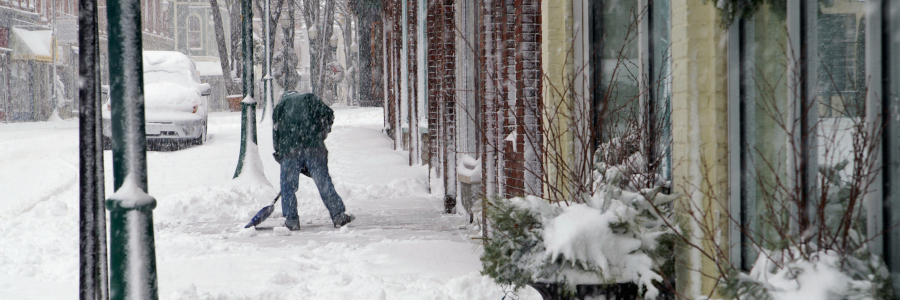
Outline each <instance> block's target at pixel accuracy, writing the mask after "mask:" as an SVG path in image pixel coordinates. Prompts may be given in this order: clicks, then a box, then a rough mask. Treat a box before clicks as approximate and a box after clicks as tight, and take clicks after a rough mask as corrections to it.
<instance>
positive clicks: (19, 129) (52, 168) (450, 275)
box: [0, 108, 540, 299]
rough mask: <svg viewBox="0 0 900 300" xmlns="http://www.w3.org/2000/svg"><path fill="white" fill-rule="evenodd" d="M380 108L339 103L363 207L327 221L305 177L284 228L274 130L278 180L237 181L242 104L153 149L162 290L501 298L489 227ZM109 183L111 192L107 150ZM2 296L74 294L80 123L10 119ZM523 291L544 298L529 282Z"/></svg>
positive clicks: (2, 154) (340, 141)
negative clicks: (202, 129) (485, 256)
mask: <svg viewBox="0 0 900 300" xmlns="http://www.w3.org/2000/svg"><path fill="white" fill-rule="evenodd" d="M381 114H382V109H380V108H336V111H335V125H334V129H333V131H332V133H331V134H330V136H329V138H328V140H326V144H327V146H328V148H329V151H330V154H329V167H330V169H331V174H332V177H333V178H334V182H335V187H336V189H337V191H338V193H339V194H340V195H341V196H342V197H343V199H344V202H345V204H346V206H347V208H348V212H350V213H353V214H355V215H356V217H357V219H356V221H355V222H353V223H351V224H350V225H349V226H347V227H344V228H342V229H335V228H332V227H331V224H330V220H329V219H328V217H327V211H326V209H325V207H324V205H323V204H322V202H321V200H320V198H319V196H318V192H317V190H316V188H315V185H314V183H313V182H312V180H310V179H306V178H304V179H301V181H300V188H299V191H298V193H297V194H298V207H299V213H300V217H301V226H302V227H303V228H302V230H301V231H295V232H291V231H286V230H282V229H284V228H280V227H277V226H279V225H280V224H281V222H283V218H281V217H280V215H281V213H280V211H281V205H280V202H279V204H278V205H276V206H275V207H276V211H275V213H274V214H273V216H272V217H271V218H270V220H267V221H266V222H265V223H263V224H262V225H264V226H276V228H274V230H264V231H257V230H253V229H243V228H242V227H243V225H245V224H246V223H247V222H248V221H249V220H250V218H251V217H252V216H253V215H254V214H255V213H256V212H257V211H258V210H259V209H260V208H262V207H263V206H265V205H268V204H270V203H271V201H272V199H274V197H275V195H276V194H277V193H278V190H277V189H276V187H277V186H278V178H279V176H278V174H279V168H278V164H277V163H276V162H275V160H274V159H273V158H272V156H271V153H272V145H271V129H268V128H266V129H263V128H261V129H260V130H259V151H260V155H261V158H262V164H263V167H264V169H265V176H266V177H267V178H268V180H269V182H271V183H272V186H266V185H261V186H246V185H240V184H235V183H234V181H232V180H231V177H232V175H233V174H234V169H235V167H236V163H237V157H238V150H239V147H238V143H239V140H240V114H239V113H213V114H211V115H210V119H209V123H210V125H209V134H210V140H209V142H208V143H207V144H206V145H203V146H199V147H191V148H187V149H181V150H178V151H151V152H149V153H148V155H147V161H148V172H149V174H148V182H149V188H148V189H149V191H148V192H149V194H150V195H151V196H153V197H155V198H156V199H157V201H158V207H157V208H156V209H155V210H154V212H153V217H154V228H155V230H156V255H157V271H158V277H159V295H160V298H161V299H500V298H502V297H503V296H504V291H503V289H502V288H501V287H499V286H497V285H496V284H494V283H493V282H492V281H491V280H490V279H489V278H487V277H485V276H482V275H480V274H479V271H480V270H481V264H480V262H479V260H478V257H479V256H480V254H481V244H480V242H479V241H478V240H475V239H473V237H477V236H478V234H479V232H478V230H477V229H475V228H474V227H472V226H470V225H468V224H467V223H466V220H465V218H464V217H463V216H460V215H445V214H441V213H440V212H441V210H442V205H443V204H442V201H441V199H440V197H438V196H436V195H433V194H429V193H428V187H429V181H428V175H427V174H428V173H427V169H426V167H423V166H412V167H410V166H407V156H406V154H405V153H404V152H402V151H394V150H391V141H390V140H389V139H388V138H387V137H386V136H385V135H384V134H383V133H382V132H381V130H380V128H381V123H382V120H383V117H382V115H381ZM105 154H106V193H107V195H111V194H112V172H111V171H112V161H111V157H110V155H111V153H110V152H109V151H106V153H105ZM0 221H2V225H0V299H75V298H77V295H78V293H77V289H78V227H77V224H78V122H77V121H75V120H67V121H59V122H38V123H14V124H0ZM519 296H520V298H521V299H539V298H540V297H539V295H538V294H537V293H536V292H535V291H533V290H531V289H526V290H522V291H520V293H519Z"/></svg>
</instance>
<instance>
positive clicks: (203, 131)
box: [192, 123, 209, 145]
mask: <svg viewBox="0 0 900 300" xmlns="http://www.w3.org/2000/svg"><path fill="white" fill-rule="evenodd" d="M208 140H209V138H208V137H207V136H206V123H204V124H203V129H201V130H200V136H199V137H197V138H196V139H194V142H193V143H192V144H194V145H203V144H204V143H206V141H208Z"/></svg>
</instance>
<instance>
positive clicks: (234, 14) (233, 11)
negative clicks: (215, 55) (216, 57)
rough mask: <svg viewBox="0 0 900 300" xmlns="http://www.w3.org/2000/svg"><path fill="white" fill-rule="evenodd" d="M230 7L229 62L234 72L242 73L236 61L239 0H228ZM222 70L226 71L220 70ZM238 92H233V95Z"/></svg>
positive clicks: (239, 53) (239, 32)
mask: <svg viewBox="0 0 900 300" xmlns="http://www.w3.org/2000/svg"><path fill="white" fill-rule="evenodd" d="M230 2H231V4H230V9H229V15H230V17H231V62H232V63H233V64H232V66H234V69H233V70H229V72H230V71H234V74H242V73H241V72H242V70H241V69H242V65H241V64H240V63H238V62H239V61H241V51H240V49H241V1H240V0H230ZM222 72H226V71H225V70H222ZM236 94H240V93H235V94H233V95H236Z"/></svg>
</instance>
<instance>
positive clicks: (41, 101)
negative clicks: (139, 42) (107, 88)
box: [0, 0, 173, 122]
mask: <svg viewBox="0 0 900 300" xmlns="http://www.w3.org/2000/svg"><path fill="white" fill-rule="evenodd" d="M168 3H169V2H167V1H163V0H143V1H142V2H141V12H142V14H143V15H142V16H141V18H142V26H143V45H144V48H145V49H147V50H170V49H172V45H173V44H172V39H170V38H168V37H166V36H167V34H168V28H169V26H168V21H169V19H168V18H167V17H166V13H167V11H168V10H169V5H168ZM98 8H99V16H98V17H99V22H100V28H101V30H100V42H101V59H102V62H101V66H106V65H107V64H108V62H107V60H106V54H105V53H106V52H107V51H106V42H107V38H106V30H105V28H106V1H105V0H101V1H99V3H98ZM77 16H78V1H77V0H12V1H2V2H0V69H3V70H4V72H0V121H5V122H18V121H43V120H47V119H48V118H50V116H51V113H52V111H53V109H54V107H55V108H56V110H57V112H58V113H59V115H60V116H61V117H63V118H66V117H70V116H73V115H75V114H76V112H75V109H76V102H77V101H76V100H77V99H76V98H77V97H76V95H77V93H78V91H77V87H76V85H75V83H76V82H77V80H76V78H77V72H78V69H77V66H78V18H77ZM54 66H55V72H54ZM54 74H56V77H55V78H53V77H54ZM103 78H104V79H103V80H104V82H106V80H108V76H107V75H106V74H105V73H104V77H103ZM54 95H55V97H54Z"/></svg>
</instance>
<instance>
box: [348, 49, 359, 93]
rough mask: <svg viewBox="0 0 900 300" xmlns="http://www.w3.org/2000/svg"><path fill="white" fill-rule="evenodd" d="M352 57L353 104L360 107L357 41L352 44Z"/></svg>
mask: <svg viewBox="0 0 900 300" xmlns="http://www.w3.org/2000/svg"><path fill="white" fill-rule="evenodd" d="M350 55H351V56H352V57H351V58H350V60H352V61H353V74H351V75H350V76H351V77H350V78H351V79H352V80H353V82H352V83H351V85H350V86H351V88H352V89H353V93H352V95H353V102H354V103H353V104H354V105H356V106H359V80H358V77H359V75H358V74H359V44H357V43H356V40H353V43H352V44H350Z"/></svg>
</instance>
